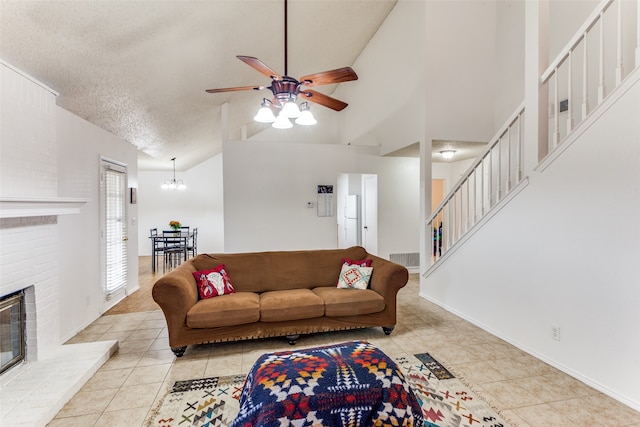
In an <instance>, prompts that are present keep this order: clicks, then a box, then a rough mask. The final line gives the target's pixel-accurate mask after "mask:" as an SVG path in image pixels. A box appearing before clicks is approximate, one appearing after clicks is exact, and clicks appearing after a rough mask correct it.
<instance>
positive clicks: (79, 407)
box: [48, 275, 640, 427]
mask: <svg viewBox="0 0 640 427" xmlns="http://www.w3.org/2000/svg"><path fill="white" fill-rule="evenodd" d="M418 290H419V286H418V276H417V275H412V276H411V279H410V281H409V284H408V285H407V286H406V287H405V288H403V289H402V290H401V291H400V293H399V295H398V324H397V326H396V329H395V330H394V332H393V333H392V334H391V335H390V336H385V335H384V334H383V332H382V331H381V329H380V328H370V329H361V330H354V331H345V332H335V333H324V334H314V335H309V336H302V337H301V338H300V340H299V341H298V344H297V346H299V347H310V346H315V345H324V344H329V343H338V342H342V341H347V340H354V339H366V340H368V341H370V342H371V343H372V344H374V345H376V346H378V347H380V348H381V349H382V350H383V351H384V352H385V353H387V354H390V355H395V354H401V353H410V354H413V353H422V352H429V353H431V354H432V355H433V356H434V357H435V358H436V359H438V360H439V361H440V362H442V363H443V364H445V365H446V366H447V367H449V368H451V370H453V371H454V373H456V374H457V375H458V376H461V377H463V379H464V380H465V381H466V382H467V383H469V385H470V386H471V387H472V388H473V389H474V390H476V391H478V392H480V393H481V395H483V396H484V397H485V398H486V399H487V400H489V401H490V402H491V403H492V404H493V405H494V407H497V408H498V409H499V410H500V411H501V412H502V414H503V415H504V416H506V417H507V418H508V419H510V420H511V421H512V422H513V423H514V425H517V426H521V427H526V426H544V427H553V426H562V427H566V426H636V427H638V426H640V413H639V412H637V411H634V410H632V409H631V408H629V407H627V406H625V405H623V404H621V403H619V402H617V401H615V400H613V399H611V398H609V397H607V396H606V395H604V394H602V393H600V392H598V391H597V390H594V389H593V388H591V387H588V386H587V385H585V384H583V383H581V382H580V381H577V380H575V379H573V378H572V377H570V376H568V375H566V374H564V373H562V372H560V371H558V370H557V369H555V368H553V367H551V366H549V365H547V364H545V363H543V362H541V361H539V360H537V359H535V358H534V357H532V356H530V355H528V354H526V353H524V352H522V351H520V350H519V349H517V348H515V347H513V346H511V345H509V344H507V343H505V342H504V341H502V340H500V339H498V338H496V337H494V336H492V335H490V334H488V333H487V332H485V331H483V330H481V329H480V328H478V327H476V326H474V325H472V324H470V323H469V322H467V321H465V320H463V319H460V318H459V317H457V316H455V315H453V314H451V313H449V312H447V311H446V310H444V309H442V308H440V307H438V306H436V305H435V304H432V303H430V302H428V301H425V300H423V299H421V298H418V297H417V295H418ZM139 292H143V290H141V291H138V292H136V294H137V293H139ZM146 292H148V290H147V291H146ZM134 295H135V294H134ZM107 339H109V340H110V339H116V340H118V341H119V343H120V348H119V350H118V352H117V353H116V354H115V355H114V356H112V357H111V359H110V360H109V361H107V362H106V363H105V364H104V365H103V366H102V367H101V368H100V369H99V370H98V372H97V373H96V374H95V375H94V376H93V377H92V378H91V379H90V380H89V381H88V382H87V383H86V385H85V386H84V387H82V389H81V390H80V391H79V392H78V393H77V394H76V395H75V396H74V397H73V398H72V399H71V400H70V401H69V403H68V404H67V405H66V406H64V408H63V409H62V410H61V411H60V412H59V413H58V414H57V416H56V417H55V419H54V420H53V421H51V422H50V423H49V424H48V425H49V426H51V427H57V426H82V427H88V426H110V427H114V426H115V427H117V426H123V427H124V426H126V427H133V426H144V425H145V423H146V422H147V421H148V419H149V417H150V413H151V410H152V408H154V407H155V406H156V404H157V403H158V401H159V399H160V398H161V397H162V396H164V394H165V393H166V390H167V389H168V388H169V387H170V385H171V384H172V383H173V382H174V381H177V380H185V379H190V378H198V377H208V376H218V375H231V374H239V373H246V372H248V371H249V368H250V367H251V366H252V365H253V363H254V362H255V360H256V359H257V358H258V357H259V356H260V355H261V354H262V353H264V352H268V351H276V350H282V349H290V348H291V347H290V346H289V345H288V344H287V343H286V341H285V340H284V339H264V340H252V341H243V342H236V343H224V344H207V345H198V346H189V347H188V348H187V352H186V353H185V355H184V356H183V357H181V358H179V359H176V358H175V357H174V355H173V353H172V352H171V350H170V349H169V345H168V341H167V330H166V327H165V323H164V318H163V315H162V312H161V311H146V312H137V313H123V314H113V315H104V316H102V317H100V318H99V319H98V320H96V321H95V322H94V323H93V324H92V325H90V326H89V327H88V328H86V329H85V330H84V331H82V332H81V333H80V334H78V335H77V336H76V337H75V338H74V339H73V340H72V341H73V342H91V341H97V340H107Z"/></svg>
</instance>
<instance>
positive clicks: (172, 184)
mask: <svg viewBox="0 0 640 427" xmlns="http://www.w3.org/2000/svg"><path fill="white" fill-rule="evenodd" d="M171 161H172V162H173V178H171V179H167V180H166V181H165V182H164V183H163V184H162V186H161V188H162V189H163V190H173V191H175V190H180V191H182V190H185V189H186V188H187V186H186V185H184V182H183V181H182V180H181V179H179V180H178V179H176V158H175V157H174V158H173V159H171Z"/></svg>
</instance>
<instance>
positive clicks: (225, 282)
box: [191, 264, 236, 299]
mask: <svg viewBox="0 0 640 427" xmlns="http://www.w3.org/2000/svg"><path fill="white" fill-rule="evenodd" d="M191 274H193V277H194V278H195V279H196V283H197V284H198V294H199V295H200V299H206V298H213V297H217V296H219V295H224V294H234V293H235V292H236V290H235V289H234V288H233V285H232V284H231V280H229V275H228V274H227V270H225V269H224V264H220V265H219V266H217V267H216V268H214V269H211V270H203V271H196V272H193V273H191Z"/></svg>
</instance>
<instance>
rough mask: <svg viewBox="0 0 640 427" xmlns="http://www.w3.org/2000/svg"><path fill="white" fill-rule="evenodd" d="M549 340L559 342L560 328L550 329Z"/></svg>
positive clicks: (553, 327)
mask: <svg viewBox="0 0 640 427" xmlns="http://www.w3.org/2000/svg"><path fill="white" fill-rule="evenodd" d="M551 338H553V339H554V340H556V341H560V326H552V327H551Z"/></svg>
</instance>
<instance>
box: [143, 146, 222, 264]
mask: <svg viewBox="0 0 640 427" xmlns="http://www.w3.org/2000/svg"><path fill="white" fill-rule="evenodd" d="M222 158H223V155H222V154H219V155H217V156H214V157H212V158H210V159H208V160H206V161H204V162H202V163H200V164H198V165H196V166H194V167H193V168H191V169H189V170H187V171H185V172H176V177H177V178H178V179H182V180H184V183H185V184H186V185H187V189H186V190H184V191H167V190H163V189H161V188H160V186H161V185H162V183H163V182H164V181H165V180H166V179H168V178H171V177H172V176H173V172H166V171H165V172H154V171H140V173H139V175H138V177H139V187H138V214H139V227H138V239H139V241H140V246H139V250H138V253H139V255H141V256H149V255H151V243H150V242H149V229H150V228H157V229H158V232H160V233H162V230H168V229H169V221H172V220H177V221H180V223H181V224H182V225H185V226H190V227H192V228H193V227H198V252H199V253H216V252H222V251H223V250H224V226H223V224H224V216H223V195H222V194H223V180H222Z"/></svg>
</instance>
